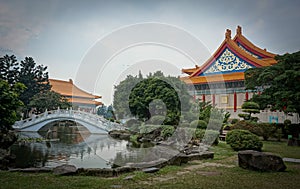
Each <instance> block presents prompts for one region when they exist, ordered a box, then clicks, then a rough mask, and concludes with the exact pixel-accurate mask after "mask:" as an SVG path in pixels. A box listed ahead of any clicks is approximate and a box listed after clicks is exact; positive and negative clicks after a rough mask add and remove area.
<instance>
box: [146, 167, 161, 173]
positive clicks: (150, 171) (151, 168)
mask: <svg viewBox="0 0 300 189" xmlns="http://www.w3.org/2000/svg"><path fill="white" fill-rule="evenodd" d="M142 171H143V172H144V173H155V172H157V171H159V168H157V167H150V168H146V169H143V170H142Z"/></svg>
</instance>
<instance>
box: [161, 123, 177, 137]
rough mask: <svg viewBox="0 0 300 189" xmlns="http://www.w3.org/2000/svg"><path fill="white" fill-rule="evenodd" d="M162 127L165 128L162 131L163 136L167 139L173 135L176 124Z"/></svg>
mask: <svg viewBox="0 0 300 189" xmlns="http://www.w3.org/2000/svg"><path fill="white" fill-rule="evenodd" d="M162 127H163V129H162V131H161V137H163V138H164V139H167V138H168V137H171V136H172V135H173V134H174V132H175V128H174V126H171V125H164V126H162Z"/></svg>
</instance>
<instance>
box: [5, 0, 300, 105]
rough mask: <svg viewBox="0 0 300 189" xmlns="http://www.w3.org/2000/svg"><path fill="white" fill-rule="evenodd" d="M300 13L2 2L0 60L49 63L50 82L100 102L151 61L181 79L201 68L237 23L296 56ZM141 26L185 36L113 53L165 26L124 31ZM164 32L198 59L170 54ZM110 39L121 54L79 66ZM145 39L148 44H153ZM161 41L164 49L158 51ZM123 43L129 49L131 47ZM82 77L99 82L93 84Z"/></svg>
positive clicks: (238, 7)
mask: <svg viewBox="0 0 300 189" xmlns="http://www.w3.org/2000/svg"><path fill="white" fill-rule="evenodd" d="M299 9H300V1H298V0H289V1H283V0H257V1H255V0H253V1H248V0H246V1H243V0H236V1H233V0H229V1H215V0H209V1H202V0H185V1H183V0H182V1H179V0H178V1H176V0H170V1H167V0H161V1H156V0H151V1H150V0H149V1H146V0H144V1H143V0H137V1H125V0H124V1H109V2H106V1H101V0H86V1H79V0H51V1H50V0H44V1H41V0H0V55H1V56H3V55H4V54H15V55H17V57H18V58H19V59H23V58H24V57H25V56H32V57H33V58H34V59H35V60H36V62H37V63H38V64H43V65H47V66H48V71H49V74H50V77H51V78H56V79H63V80H68V79H69V78H72V79H73V80H74V81H75V83H77V84H78V85H79V86H80V87H81V88H83V89H85V90H88V91H89V92H93V93H96V94H100V95H103V100H104V102H105V103H110V102H111V95H112V91H113V85H114V84H117V82H118V81H119V80H120V78H122V77H123V76H124V75H126V70H127V71H128V70H129V71H128V73H129V72H130V70H131V71H133V70H134V72H137V70H139V68H141V67H142V68H144V70H142V72H143V73H146V72H147V70H148V71H149V70H150V71H151V69H153V71H155V69H156V68H154V67H153V68H152V67H151V66H150V67H149V65H154V64H155V63H157V65H158V67H159V66H161V67H162V68H161V70H163V69H166V70H173V71H170V74H173V73H174V74H176V73H178V75H179V74H180V68H184V67H185V68H187V67H190V66H193V65H194V64H195V62H196V63H197V64H199V65H201V64H202V63H203V61H204V60H205V59H206V58H208V56H209V54H211V53H213V52H214V51H215V50H216V49H217V48H218V46H219V45H220V43H221V42H222V41H223V39H224V32H225V30H226V29H227V28H228V29H231V30H232V33H233V34H232V36H234V35H235V29H236V26H237V25H240V26H242V28H243V34H244V35H245V36H246V37H247V38H248V39H250V40H251V41H252V42H253V43H254V44H256V45H257V46H260V47H262V48H267V50H268V51H271V52H273V53H276V54H283V53H286V52H290V53H292V52H295V51H299V50H300V49H299V47H300V38H299V33H300V25H299V21H300V13H299ZM144 23H159V24H165V25H168V26H172V27H171V30H172V31H175V30H177V31H179V30H180V31H184V32H185V33H184V32H183V33H181V34H180V35H179V34H178V32H177V34H178V35H177V34H176V35H177V36H176V35H175V34H174V36H173V35H172V34H173V33H174V32H170V31H169V30H168V31H169V32H166V33H165V34H163V35H162V36H158V37H157V36H156V37H157V38H159V40H157V41H155V44H156V45H153V44H150V45H149V44H147V45H139V46H134V48H126V49H127V50H126V49H125V47H124V46H122V48H121V47H120V48H119V49H118V48H116V46H120V44H121V43H122V42H120V44H119V43H118V40H120V41H122V40H125V38H126V40H128V41H134V40H135V39H136V38H138V37H141V36H143V37H144V33H146V34H147V35H149V36H151V34H152V33H153V32H154V33H155V31H156V32H157V31H158V30H157V29H158V28H160V29H164V27H160V26H159V25H156V26H154V27H153V30H152V29H151V27H152V26H151V27H144V28H142V29H141V30H140V28H134V27H133V29H135V30H133V31H132V32H131V33H128V31H124V28H128V27H131V26H132V25H136V24H144ZM148 26H149V25H148ZM174 28H177V29H174ZM136 30H139V31H143V34H140V33H136ZM116 31H117V32H118V31H121V32H119V35H118V36H115V33H117V32H116ZM126 32H127V33H126ZM120 33H121V34H120ZM162 33H164V32H162ZM170 33H172V34H170ZM175 33H176V32H175ZM179 33H180V32H179ZM153 35H155V34H153ZM166 35H171V36H172V37H173V38H174V40H176V41H177V42H178V43H179V42H182V43H184V41H185V40H183V39H187V40H189V39H188V38H189V37H187V36H186V35H191V36H193V37H194V38H195V39H197V40H198V42H197V44H196V42H195V44H193V42H191V43H190V42H186V43H185V44H184V46H185V47H182V49H187V48H188V47H187V46H189V47H190V49H193V50H195V51H199V56H198V57H197V56H193V55H192V57H193V58H194V59H196V60H194V62H193V61H189V60H188V58H187V57H188V56H185V53H183V52H182V51H180V48H178V47H176V48H177V50H176V49H175V48H173V47H172V45H171V46H168V45H169V44H168V42H165V41H163V39H164V38H165V37H164V36H166ZM149 36H148V37H149ZM180 36H182V37H180ZM108 37H111V38H114V40H112V39H111V41H110V42H109V44H110V45H112V44H113V46H114V47H112V49H113V48H115V49H116V50H119V51H118V52H117V51H114V52H112V53H111V54H109V55H110V56H108V54H105V52H104V51H105V49H104V51H103V49H101V48H96V50H102V51H101V52H99V56H101V57H100V58H99V57H98V58H99V61H98V64H97V65H88V66H89V68H88V69H84V68H83V67H84V66H85V63H84V61H88V60H90V59H89V58H87V55H89V52H90V51H91V50H93V49H94V47H95V46H97V44H98V43H99V42H100V43H101V42H102V41H103V40H107V38H108ZM146 38H147V37H146ZM170 38H171V37H170ZM149 40H150V38H147V39H146V41H147V42H151V41H149ZM112 41H113V42H112ZM159 43H167V45H164V44H162V45H161V46H159V45H157V44H159ZM199 43H201V45H202V47H200V46H201V45H199ZM122 44H123V43H122ZM126 44H127V45H128V46H130V45H132V44H133V42H132V43H131V44H130V43H126ZM193 45H194V46H193ZM197 45H198V46H197ZM167 46H168V47H167ZM192 47H197V48H192ZM198 47H199V49H198ZM172 48H173V49H172ZM120 49H122V50H121V51H120ZM124 49H125V50H124ZM174 49H175V50H174ZM204 51H205V53H204ZM116 52H117V53H116ZM187 54H188V53H187ZM106 55H107V56H106ZM200 55H201V56H200ZM103 57H106V58H103ZM92 58H95V57H92ZM96 58H97V57H96ZM131 62H134V63H135V64H131ZM164 62H167V64H164ZM168 63H169V64H168ZM138 65H140V67H139V66H138ZM147 65H148V66H147ZM94 66H95V67H97V69H96V70H99V72H97V73H98V75H93V76H91V77H90V75H89V73H92V72H93V69H94ZM121 67H122V69H121ZM167 67H168V68H169V69H168V68H167ZM171 67H172V68H171ZM117 68H119V69H117ZM173 68H174V69H173ZM81 70H84V72H83V71H81ZM176 71H177V72H176ZM114 74H115V75H114ZM83 76H84V77H85V78H90V80H91V79H94V80H97V82H93V83H92V84H91V82H90V80H89V79H84V78H83Z"/></svg>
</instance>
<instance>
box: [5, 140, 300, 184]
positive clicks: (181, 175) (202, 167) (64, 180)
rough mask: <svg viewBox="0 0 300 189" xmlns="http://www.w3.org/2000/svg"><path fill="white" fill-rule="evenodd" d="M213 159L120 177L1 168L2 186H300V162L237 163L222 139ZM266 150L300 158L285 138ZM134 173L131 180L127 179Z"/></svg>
mask: <svg viewBox="0 0 300 189" xmlns="http://www.w3.org/2000/svg"><path fill="white" fill-rule="evenodd" d="M211 150H213V151H214V152H215V158H214V159H213V160H205V161H196V162H190V163H188V164H186V165H183V166H181V167H178V166H169V167H165V168H163V169H161V170H160V171H159V172H158V173H155V174H145V173H142V172H135V173H128V174H126V175H122V176H120V177H118V178H100V177H89V176H64V177H62V176H54V175H52V174H48V173H46V174H28V173H10V172H5V171H2V172H0V183H1V184H0V188H1V189H2V188H3V189H10V188H11V189H15V188H20V189H21V188H22V189H39V188H40V189H47V188H49V189H50V188H53V189H61V188H70V189H73V188H89V189H92V188H97V189H98V188H151V189H154V188H185V189H187V188H222V189H224V188H225V189H226V188H251V189H255V188H272V189H273V188H275V189H276V188H280V189H285V188H292V189H293V188H299V186H300V179H299V178H300V164H292V163H287V164H286V165H287V167H288V168H287V170H286V171H285V172H280V173H261V172H254V171H248V170H244V169H241V168H239V167H238V166H237V152H234V151H232V150H231V149H230V147H229V146H228V145H227V144H225V143H224V142H221V143H220V144H219V145H218V146H214V147H212V148H211ZM263 150H264V151H269V152H276V153H277V154H279V155H280V156H282V157H293V158H300V152H299V151H300V147H287V146H286V143H285V142H280V143H279V142H264V148H263ZM128 175H132V176H133V178H132V179H130V180H124V178H125V177H126V176H128Z"/></svg>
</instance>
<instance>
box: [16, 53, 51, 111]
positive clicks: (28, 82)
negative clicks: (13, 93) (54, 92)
mask: <svg viewBox="0 0 300 189" xmlns="http://www.w3.org/2000/svg"><path fill="white" fill-rule="evenodd" d="M20 67H21V69H20V73H19V75H18V82H20V83H23V84H24V85H25V86H26V87H27V89H26V90H25V91H24V92H23V93H22V94H21V96H20V99H21V100H22V102H24V104H25V106H27V105H28V104H29V102H30V101H31V100H32V98H33V96H34V95H36V94H38V93H40V92H45V91H49V90H50V89H51V86H50V84H49V80H48V79H49V76H48V72H47V71H46V70H47V66H43V65H36V63H35V62H34V60H33V58H31V57H26V58H25V60H23V61H21V64H20Z"/></svg>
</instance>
